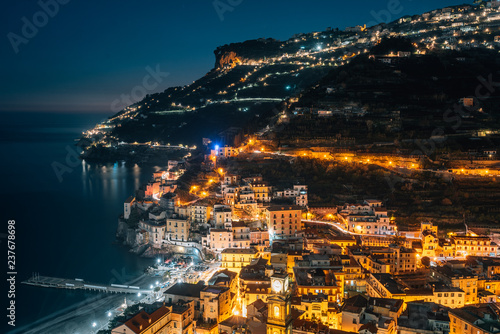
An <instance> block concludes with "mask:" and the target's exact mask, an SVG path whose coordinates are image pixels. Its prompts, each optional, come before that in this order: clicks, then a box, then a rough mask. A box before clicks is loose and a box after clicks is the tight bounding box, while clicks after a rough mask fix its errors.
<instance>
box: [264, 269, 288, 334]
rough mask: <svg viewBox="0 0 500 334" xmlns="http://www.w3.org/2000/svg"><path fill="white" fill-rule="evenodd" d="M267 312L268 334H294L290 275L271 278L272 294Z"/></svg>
mask: <svg viewBox="0 0 500 334" xmlns="http://www.w3.org/2000/svg"><path fill="white" fill-rule="evenodd" d="M267 310H268V316H267V334H292V314H291V293H290V286H289V282H288V274H286V273H285V274H274V275H273V276H271V294H270V295H269V296H268V298H267Z"/></svg>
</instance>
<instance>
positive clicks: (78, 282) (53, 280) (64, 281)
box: [22, 274, 151, 294]
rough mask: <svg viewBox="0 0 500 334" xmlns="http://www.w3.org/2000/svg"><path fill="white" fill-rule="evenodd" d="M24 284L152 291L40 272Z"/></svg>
mask: <svg viewBox="0 0 500 334" xmlns="http://www.w3.org/2000/svg"><path fill="white" fill-rule="evenodd" d="M22 284H26V285H31V286H38V287H43V288H56V289H69V290H76V289H80V290H88V291H96V292H105V293H134V294H137V293H150V292H151V290H148V289H141V288H139V287H138V286H132V285H121V284H110V285H105V284H98V283H90V282H86V281H84V280H83V279H80V278H75V279H68V278H57V277H48V276H40V275H39V274H33V276H31V277H30V278H29V279H28V280H26V281H23V282H22Z"/></svg>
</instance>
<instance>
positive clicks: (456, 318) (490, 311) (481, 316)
mask: <svg viewBox="0 0 500 334" xmlns="http://www.w3.org/2000/svg"><path fill="white" fill-rule="evenodd" d="M499 314H500V308H499V306H498V305H497V304H494V303H488V304H476V305H470V306H465V307H462V308H458V309H453V310H450V312H449V316H450V333H452V334H471V333H472V334H493V333H498V332H499V331H500V330H499V329H500V318H499Z"/></svg>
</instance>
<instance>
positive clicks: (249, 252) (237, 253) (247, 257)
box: [221, 248, 258, 273]
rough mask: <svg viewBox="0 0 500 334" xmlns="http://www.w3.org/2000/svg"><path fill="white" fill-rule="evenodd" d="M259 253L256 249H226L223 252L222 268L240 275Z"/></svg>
mask: <svg viewBox="0 0 500 334" xmlns="http://www.w3.org/2000/svg"><path fill="white" fill-rule="evenodd" d="M257 255H258V252H257V250H256V249H254V248H226V249H224V250H223V251H222V252H221V257H222V259H221V262H222V263H221V267H222V268H223V269H227V270H230V271H234V272H236V273H239V272H240V271H241V268H243V267H245V266H247V265H249V264H250V263H251V261H252V259H255V258H256V257H257Z"/></svg>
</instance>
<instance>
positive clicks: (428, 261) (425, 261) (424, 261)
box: [420, 256, 431, 268]
mask: <svg viewBox="0 0 500 334" xmlns="http://www.w3.org/2000/svg"><path fill="white" fill-rule="evenodd" d="M420 262H422V265H423V266H425V267H426V268H427V267H429V266H430V265H431V259H429V257H427V256H424V257H423V258H422V259H421V260H420Z"/></svg>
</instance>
